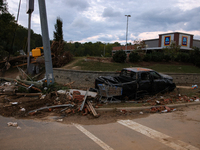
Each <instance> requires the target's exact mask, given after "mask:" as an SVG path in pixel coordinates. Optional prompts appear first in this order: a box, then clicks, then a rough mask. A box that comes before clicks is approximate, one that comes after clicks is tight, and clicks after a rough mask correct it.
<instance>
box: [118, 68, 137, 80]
mask: <svg viewBox="0 0 200 150" xmlns="http://www.w3.org/2000/svg"><path fill="white" fill-rule="evenodd" d="M121 76H124V77H128V78H131V79H134V80H135V79H136V73H135V72H132V71H129V70H122V72H121Z"/></svg>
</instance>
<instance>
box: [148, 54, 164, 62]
mask: <svg viewBox="0 0 200 150" xmlns="http://www.w3.org/2000/svg"><path fill="white" fill-rule="evenodd" d="M163 58H164V54H163V53H162V52H153V53H152V54H151V60H152V61H155V62H161V61H163Z"/></svg>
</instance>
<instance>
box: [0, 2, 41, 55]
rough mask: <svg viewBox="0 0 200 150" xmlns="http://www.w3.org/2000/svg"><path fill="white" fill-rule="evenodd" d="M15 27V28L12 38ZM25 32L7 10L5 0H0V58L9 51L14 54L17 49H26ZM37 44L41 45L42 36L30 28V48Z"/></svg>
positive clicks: (16, 53) (26, 31)
mask: <svg viewBox="0 0 200 150" xmlns="http://www.w3.org/2000/svg"><path fill="white" fill-rule="evenodd" d="M15 29H17V30H16V33H15V39H14V32H15ZM27 33H28V30H27V29H26V28H24V27H22V26H20V25H18V24H17V23H16V21H15V17H14V16H13V15H11V14H10V13H9V12H8V10H7V3H6V1H5V0H0V47H1V48H0V49H1V52H0V53H1V56H0V59H3V58H2V57H5V56H8V54H9V52H10V54H11V55H15V56H16V55H18V54H19V53H18V52H17V51H19V50H21V49H23V50H24V51H26V43H27ZM13 40H14V41H13ZM13 42H14V43H13ZM12 43H13V45H12ZM39 46H42V37H41V35H39V34H35V33H34V32H33V31H32V30H31V49H33V48H35V47H39ZM2 54H4V55H2Z"/></svg>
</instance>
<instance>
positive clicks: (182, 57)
mask: <svg viewBox="0 0 200 150" xmlns="http://www.w3.org/2000/svg"><path fill="white" fill-rule="evenodd" d="M175 61H181V62H190V55H189V54H187V53H184V52H182V53H178V55H177V56H176V58H175Z"/></svg>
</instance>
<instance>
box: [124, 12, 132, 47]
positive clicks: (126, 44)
mask: <svg viewBox="0 0 200 150" xmlns="http://www.w3.org/2000/svg"><path fill="white" fill-rule="evenodd" d="M125 16H126V17H127V25H126V49H125V50H127V36H128V17H131V15H125Z"/></svg>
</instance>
